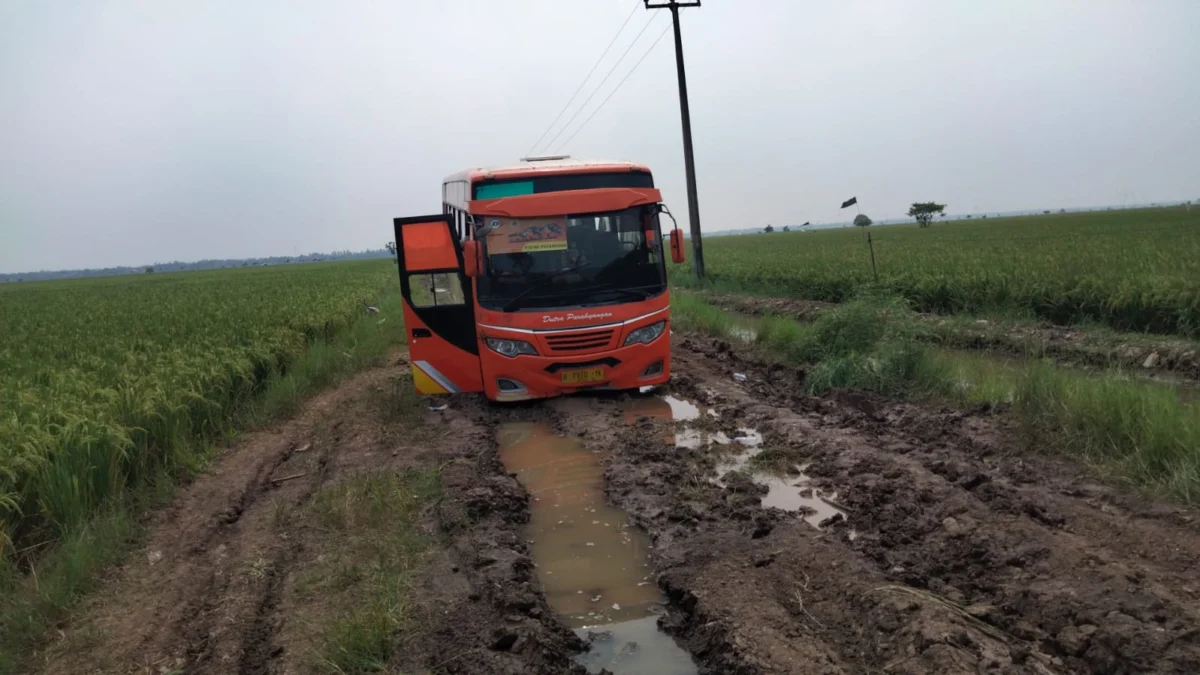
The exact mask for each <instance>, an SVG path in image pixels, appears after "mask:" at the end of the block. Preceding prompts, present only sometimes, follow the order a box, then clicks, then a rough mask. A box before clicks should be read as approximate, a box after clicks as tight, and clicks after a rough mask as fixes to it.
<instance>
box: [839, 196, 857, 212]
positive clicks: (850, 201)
mask: <svg viewBox="0 0 1200 675" xmlns="http://www.w3.org/2000/svg"><path fill="white" fill-rule="evenodd" d="M857 203H858V197H851V198H850V199H847V200H846V201H844V202H842V208H843V209H844V208H846V207H847V206H854V205H855V204H857Z"/></svg>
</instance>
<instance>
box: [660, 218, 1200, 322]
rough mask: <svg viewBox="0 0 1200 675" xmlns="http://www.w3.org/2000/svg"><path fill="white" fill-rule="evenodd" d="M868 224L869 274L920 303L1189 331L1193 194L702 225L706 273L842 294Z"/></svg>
mask: <svg viewBox="0 0 1200 675" xmlns="http://www.w3.org/2000/svg"><path fill="white" fill-rule="evenodd" d="M868 232H869V233H870V235H871V240H872V244H873V246H874V249H875V262H876V267H877V269H878V277H879V279H878V285H879V286H882V287H883V288H884V289H886V290H887V291H890V292H891V293H894V294H896V295H899V296H901V297H903V298H905V299H906V300H908V301H909V302H910V303H911V304H912V305H913V306H914V307H915V308H917V309H919V310H922V311H928V312H939V313H957V312H964V313H970V314H984V313H1016V314H1019V315H1032V316H1034V317H1037V318H1040V319H1044V320H1048V321H1052V322H1055V323H1060V324H1073V323H1086V322H1093V323H1100V324H1105V325H1107V326H1109V327H1112V328H1115V329H1118V330H1124V331H1134V332H1154V333H1168V334H1170V333H1174V334H1181V335H1187V336H1190V337H1195V336H1197V335H1200V206H1198V207H1192V208H1191V209H1190V210H1189V209H1188V208H1186V207H1182V206H1181V207H1170V208H1155V209H1138V210H1125V211H1097V212H1089V213H1065V214H1052V215H1043V216H1025V217H1014V218H993V219H987V220H959V221H952V222H936V223H934V224H933V226H932V227H929V228H927V229H921V228H918V227H916V226H915V224H914V225H893V226H882V227H880V226H873V227H870V228H865V229H864V228H846V229H836V230H817V231H811V232H774V233H772V234H754V235H741V236H728V237H711V238H709V239H706V240H705V244H704V254H705V261H706V266H707V272H708V277H709V278H708V280H707V282H706V285H708V286H710V287H712V288H714V289H716V290H723V291H733V292H749V293H755V294H761V295H773V296H790V297H797V298H804V299H809V300H823V301H829V302H842V301H844V300H846V299H848V298H849V297H851V296H852V295H854V293H855V292H856V291H857V290H858V289H860V288H862V287H864V286H867V285H873V284H875V280H874V275H873V272H872V269H871V257H870V250H869V249H868V246H867V240H866V236H867V233H868ZM690 275H691V270H690V268H686V267H685V268H684V269H678V270H677V271H675V273H674V274H672V277H673V279H672V280H673V281H675V282H676V283H678V284H679V285H683V286H696V285H697V283H696V282H695V280H694V279H692V277H691V276H690Z"/></svg>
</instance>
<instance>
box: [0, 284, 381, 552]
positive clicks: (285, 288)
mask: <svg viewBox="0 0 1200 675" xmlns="http://www.w3.org/2000/svg"><path fill="white" fill-rule="evenodd" d="M395 270H396V268H395V266H394V265H392V264H391V262H390V261H388V260H372V261H361V262H359V261H356V262H338V263H318V264H306V265H295V266H281V267H260V268H247V269H231V270H215V271H204V272H184V273H177V274H148V275H138V276H118V277H108V278H101V279H87V280H66V281H53V282H43V283H34V284H8V285H0V550H3V551H5V553H8V552H11V550H12V548H13V547H20V546H22V545H24V546H29V545H34V546H36V545H37V544H38V543H39V542H46V541H50V540H53V539H55V538H57V537H58V536H61V535H62V534H63V533H64V532H65V531H67V530H69V529H70V528H72V527H74V526H77V525H79V524H80V523H83V522H85V521H86V519H87V518H88V517H89V516H90V515H91V514H93V513H95V512H96V511H97V510H98V509H99V508H101V507H102V506H103V505H104V504H105V503H106V502H108V501H109V500H111V499H112V498H113V497H114V496H117V495H119V494H121V493H122V492H123V491H124V490H125V488H126V487H127V486H130V485H138V484H142V483H144V482H146V481H147V480H151V479H153V477H154V476H155V475H159V474H162V473H167V474H171V473H175V472H178V471H180V470H183V469H186V468H187V467H188V465H189V464H192V463H194V462H195V461H196V450H197V448H198V446H199V445H201V444H202V443H204V442H205V441H206V440H211V439H215V438H217V437H219V436H220V435H221V434H223V433H225V432H227V431H228V430H229V428H230V420H231V418H233V417H235V416H236V415H237V414H238V413H239V412H241V411H242V410H243V408H244V407H245V405H246V404H247V403H248V402H249V401H251V400H252V399H253V398H254V397H255V396H256V395H258V394H260V393H261V392H262V391H263V390H264V389H265V388H266V387H267V385H268V384H269V383H270V382H272V381H274V380H278V379H279V378H281V377H282V376H284V374H285V373H287V372H288V370H289V368H290V367H291V366H292V364H294V363H296V361H297V359H298V358H299V357H301V356H302V355H305V354H306V353H307V352H309V351H310V350H311V349H312V348H313V346H314V345H323V344H326V343H328V342H329V341H330V340H331V338H332V336H333V335H334V334H335V333H338V332H339V331H341V330H342V329H343V328H345V327H347V326H349V325H351V324H355V323H361V322H360V321H359V319H360V318H361V317H363V315H364V313H365V312H364V303H366V302H368V301H370V302H374V301H376V300H377V299H378V298H380V296H381V293H383V292H384V290H385V289H389V288H392V287H394V286H396V276H395V275H396V271H395ZM384 316H386V313H384V314H382V315H380V317H381V318H380V319H378V321H383V320H386V319H384V318H382V317H384ZM393 322H394V323H398V322H399V320H398V317H397V318H395V319H393ZM371 323H375V321H372V322H371ZM351 351H353V350H351ZM338 353H339V354H340V353H342V350H340V349H339V350H338ZM352 356H353V355H352V354H348V355H347V356H345V358H351V357H352ZM333 357H334V358H338V357H337V355H336V354H335V355H333ZM0 557H6V556H0Z"/></svg>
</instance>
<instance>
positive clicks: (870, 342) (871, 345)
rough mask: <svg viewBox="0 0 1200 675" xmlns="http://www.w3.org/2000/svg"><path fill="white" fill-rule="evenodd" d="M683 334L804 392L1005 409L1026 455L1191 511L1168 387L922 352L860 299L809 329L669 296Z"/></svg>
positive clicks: (1192, 490)
mask: <svg viewBox="0 0 1200 675" xmlns="http://www.w3.org/2000/svg"><path fill="white" fill-rule="evenodd" d="M672 321H673V322H674V323H675V324H676V325H679V326H682V327H683V329H684V330H689V329H690V330H698V331H701V332H705V333H708V334H712V335H719V336H722V337H727V338H731V337H736V336H737V335H739V334H741V335H746V334H747V332H746V330H747V328H749V329H751V334H752V335H753V339H752V340H750V342H751V343H752V344H753V345H754V347H755V348H756V349H758V350H759V351H760V353H762V354H763V355H764V356H766V357H767V358H771V359H775V360H778V361H782V362H785V363H790V364H793V365H802V366H805V367H807V368H808V375H807V377H806V379H805V387H806V389H807V390H808V391H810V392H812V393H818V394H819V393H823V392H825V391H828V390H831V389H863V390H869V391H874V392H877V393H880V394H883V395H886V396H891V397H899V398H907V399H928V398H935V399H950V400H954V401H957V402H959V403H965V404H970V403H978V402H989V403H1003V402H1010V403H1012V414H1013V415H1014V416H1015V417H1016V418H1017V419H1018V420H1019V421H1020V422H1021V424H1022V426H1023V427H1024V429H1025V430H1026V431H1027V432H1028V438H1029V441H1030V443H1031V444H1036V445H1048V446H1050V447H1053V448H1055V449H1058V450H1066V451H1068V452H1071V453H1073V454H1075V455H1077V456H1080V457H1082V458H1083V459H1084V460H1085V461H1087V462H1089V463H1090V464H1092V465H1093V466H1096V467H1097V468H1098V469H1099V470H1101V471H1102V472H1103V473H1105V474H1107V475H1108V476H1110V477H1111V478H1115V479H1117V480H1119V481H1123V482H1127V483H1129V484H1131V485H1135V486H1139V487H1143V488H1149V489H1151V490H1153V491H1155V492H1157V493H1159V494H1162V495H1165V496H1169V497H1171V498H1174V499H1177V500H1180V501H1182V502H1184V503H1187V504H1196V503H1198V502H1200V402H1197V401H1189V400H1185V399H1184V398H1183V397H1182V396H1181V395H1180V393H1179V392H1177V391H1176V390H1175V389H1174V388H1173V387H1171V386H1169V385H1163V384H1159V383H1155V382H1148V381H1139V380H1134V379H1132V378H1130V377H1128V376H1127V375H1124V374H1123V373H1121V372H1120V371H1110V372H1106V373H1102V374H1097V375H1093V374H1087V373H1082V372H1077V371H1070V370H1066V369H1062V368H1057V367H1055V366H1053V365H1052V364H1049V363H1047V362H1044V361H1039V360H1020V359H988V358H986V357H983V356H980V355H975V354H971V355H968V354H963V353H955V352H948V351H944V350H936V349H933V348H930V347H928V346H924V345H923V344H921V343H922V342H923V339H924V336H923V335H922V334H921V330H923V329H922V328H921V326H919V325H917V324H916V323H915V320H914V319H913V315H912V313H911V312H910V311H908V309H907V308H906V307H904V306H903V304H902V303H900V302H898V301H896V300H894V299H888V298H885V297H879V296H865V297H860V298H857V299H854V300H852V301H850V302H848V303H846V304H843V305H841V306H839V307H837V308H835V309H832V310H830V311H829V312H825V313H822V314H821V315H820V316H819V317H818V319H817V320H816V321H814V322H813V323H811V324H802V323H799V322H797V321H793V320H791V319H784V318H780V317H763V318H762V319H759V320H757V321H755V320H739V318H738V317H736V316H734V315H732V314H729V313H727V312H723V311H722V310H720V309H719V308H716V307H713V306H712V305H708V304H707V303H704V302H703V301H701V300H699V299H698V298H695V297H694V296H691V297H689V296H688V295H687V294H685V293H680V292H676V293H674V294H673V295H672Z"/></svg>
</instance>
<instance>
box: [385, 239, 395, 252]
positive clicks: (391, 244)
mask: <svg viewBox="0 0 1200 675" xmlns="http://www.w3.org/2000/svg"><path fill="white" fill-rule="evenodd" d="M384 248H386V249H387V252H388V253H390V254H392V255H396V242H394V241H389V242H388V243H387V244H386V245H384Z"/></svg>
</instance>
